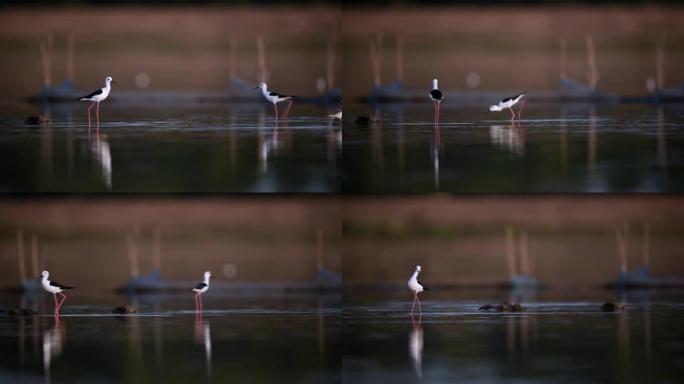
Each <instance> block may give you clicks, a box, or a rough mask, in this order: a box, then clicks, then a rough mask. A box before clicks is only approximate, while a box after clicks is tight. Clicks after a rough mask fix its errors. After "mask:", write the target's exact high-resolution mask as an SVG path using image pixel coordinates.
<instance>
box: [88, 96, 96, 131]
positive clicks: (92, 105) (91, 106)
mask: <svg viewBox="0 0 684 384" xmlns="http://www.w3.org/2000/svg"><path fill="white" fill-rule="evenodd" d="M94 106H95V102H93V103H92V104H90V107H88V138H90V110H91V109H93V107H94Z"/></svg>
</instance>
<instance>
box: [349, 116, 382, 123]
mask: <svg viewBox="0 0 684 384" xmlns="http://www.w3.org/2000/svg"><path fill="white" fill-rule="evenodd" d="M379 122H380V120H379V119H376V118H374V117H368V116H359V117H358V118H357V119H356V120H355V121H354V123H355V124H356V125H368V124H370V123H379Z"/></svg>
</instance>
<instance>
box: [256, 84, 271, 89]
mask: <svg viewBox="0 0 684 384" xmlns="http://www.w3.org/2000/svg"><path fill="white" fill-rule="evenodd" d="M257 88H259V89H263V90H266V88H268V86H267V85H266V83H259V85H257V86H256V88H254V89H257Z"/></svg>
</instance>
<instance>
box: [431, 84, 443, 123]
mask: <svg viewBox="0 0 684 384" xmlns="http://www.w3.org/2000/svg"><path fill="white" fill-rule="evenodd" d="M430 100H432V103H433V105H434V109H435V124H437V123H439V106H440V105H441V104H442V101H444V94H442V91H440V90H439V87H438V86H437V79H432V90H431V91H430Z"/></svg>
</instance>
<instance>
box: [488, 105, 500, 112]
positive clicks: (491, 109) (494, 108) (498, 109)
mask: <svg viewBox="0 0 684 384" xmlns="http://www.w3.org/2000/svg"><path fill="white" fill-rule="evenodd" d="M502 109H503V108H501V107H500V106H498V105H492V106H491V107H489V110H490V111H492V112H494V111H496V112H499V111H501V110H502Z"/></svg>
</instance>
